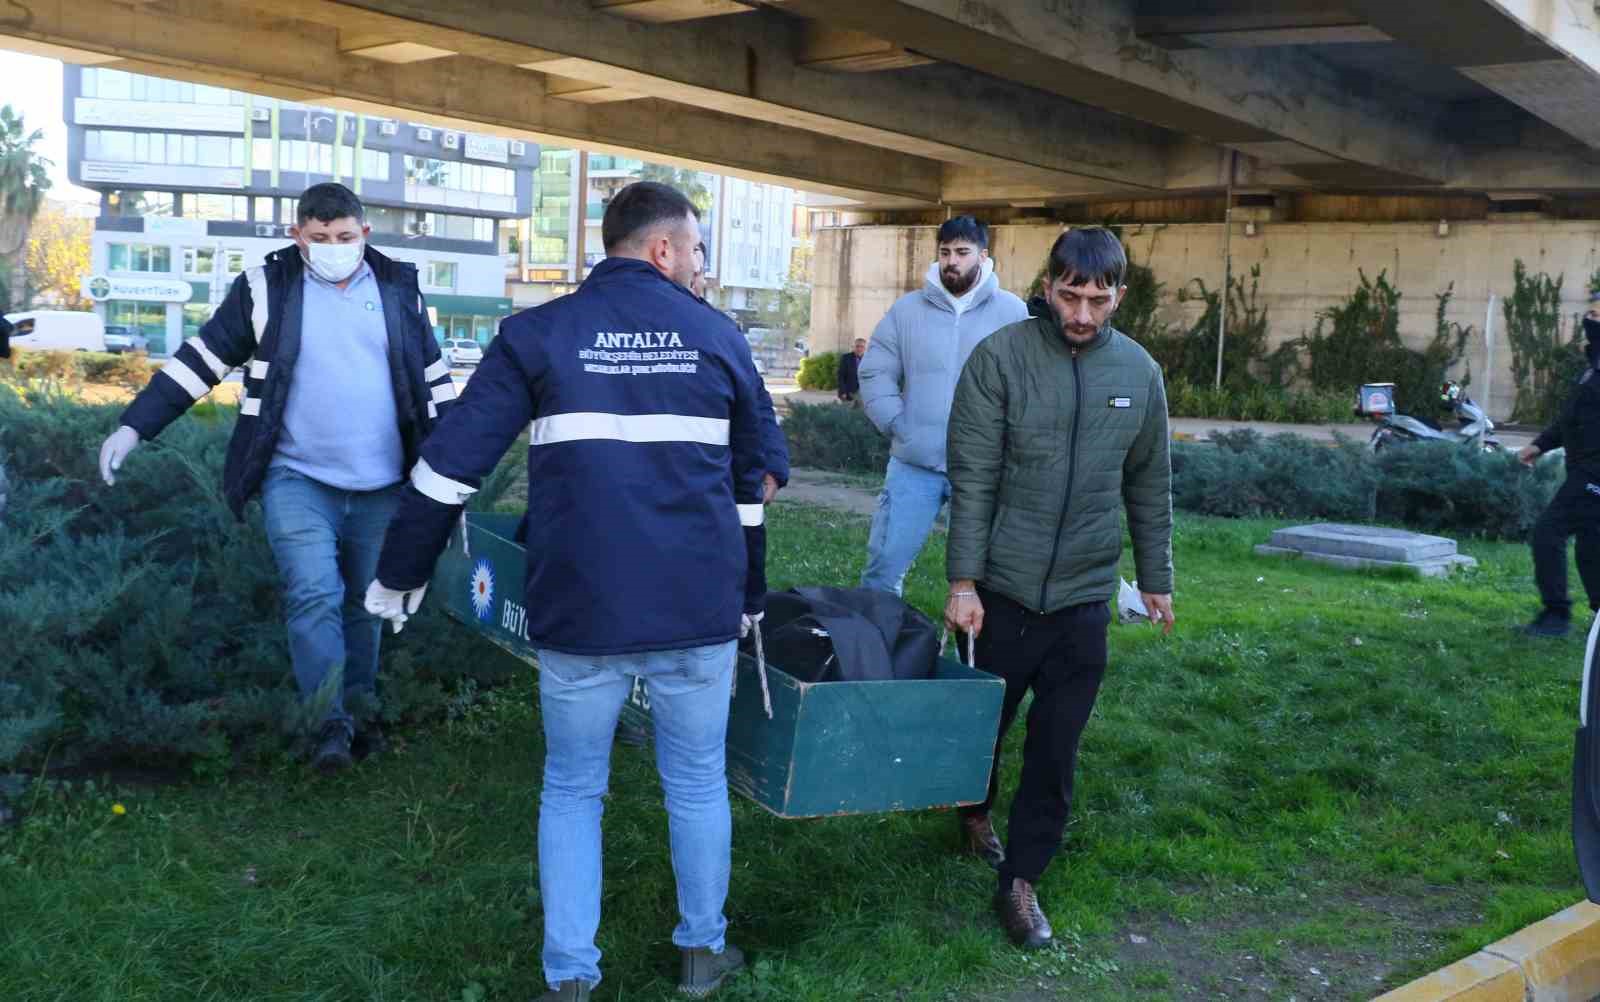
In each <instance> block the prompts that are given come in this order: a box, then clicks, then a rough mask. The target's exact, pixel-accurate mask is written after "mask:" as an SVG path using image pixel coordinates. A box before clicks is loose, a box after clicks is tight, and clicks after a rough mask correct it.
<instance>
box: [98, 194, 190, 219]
mask: <svg viewBox="0 0 1600 1002" xmlns="http://www.w3.org/2000/svg"><path fill="white" fill-rule="evenodd" d="M105 205H106V214H107V215H109V216H171V215H172V213H173V210H174V209H175V208H176V207H177V196H175V195H174V194H173V193H172V192H170V191H108V192H106V201H105Z"/></svg>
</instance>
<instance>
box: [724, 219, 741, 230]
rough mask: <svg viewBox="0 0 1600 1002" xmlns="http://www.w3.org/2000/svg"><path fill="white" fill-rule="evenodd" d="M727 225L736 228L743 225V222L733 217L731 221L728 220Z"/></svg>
mask: <svg viewBox="0 0 1600 1002" xmlns="http://www.w3.org/2000/svg"><path fill="white" fill-rule="evenodd" d="M728 225H729V226H732V227H733V228H734V229H738V228H739V227H741V226H743V225H744V224H743V223H741V222H739V220H737V219H735V220H732V221H731V222H729V224H728Z"/></svg>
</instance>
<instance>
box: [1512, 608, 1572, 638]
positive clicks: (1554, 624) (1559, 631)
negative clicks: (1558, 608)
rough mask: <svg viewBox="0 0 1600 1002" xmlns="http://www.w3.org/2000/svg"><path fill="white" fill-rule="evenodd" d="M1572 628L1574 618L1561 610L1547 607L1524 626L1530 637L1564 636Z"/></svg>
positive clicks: (1523, 630) (1524, 631) (1524, 630)
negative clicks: (1560, 611) (1556, 610)
mask: <svg viewBox="0 0 1600 1002" xmlns="http://www.w3.org/2000/svg"><path fill="white" fill-rule="evenodd" d="M1571 630H1572V619H1571V617H1570V616H1563V615H1562V614H1561V613H1559V612H1555V611H1554V610H1551V609H1545V610H1543V611H1541V612H1540V613H1539V616H1538V618H1536V619H1535V620H1534V621H1533V622H1531V623H1529V624H1528V625H1527V626H1524V627H1523V628H1522V632H1523V633H1525V634H1527V635H1528V636H1530V637H1564V636H1566V635H1567V634H1568V633H1569V632H1570V631H1571Z"/></svg>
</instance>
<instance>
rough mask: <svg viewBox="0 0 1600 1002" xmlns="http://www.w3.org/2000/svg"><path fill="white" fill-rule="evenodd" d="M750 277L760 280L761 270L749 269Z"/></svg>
mask: <svg viewBox="0 0 1600 1002" xmlns="http://www.w3.org/2000/svg"><path fill="white" fill-rule="evenodd" d="M750 277H751V278H760V277H761V269H760V268H751V269H750Z"/></svg>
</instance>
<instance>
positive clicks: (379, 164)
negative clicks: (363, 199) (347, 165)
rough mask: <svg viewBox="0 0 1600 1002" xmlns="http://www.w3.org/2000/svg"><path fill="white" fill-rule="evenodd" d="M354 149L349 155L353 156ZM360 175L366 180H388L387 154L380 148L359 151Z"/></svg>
mask: <svg viewBox="0 0 1600 1002" xmlns="http://www.w3.org/2000/svg"><path fill="white" fill-rule="evenodd" d="M354 155H355V154H354V151H352V152H351V156H354ZM360 159H361V176H362V177H363V178H365V179H366V180H368V181H387V180H389V154H387V153H385V152H383V151H382V150H367V149H364V150H362V151H361V158H360Z"/></svg>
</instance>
